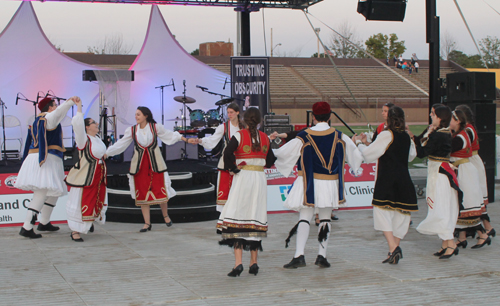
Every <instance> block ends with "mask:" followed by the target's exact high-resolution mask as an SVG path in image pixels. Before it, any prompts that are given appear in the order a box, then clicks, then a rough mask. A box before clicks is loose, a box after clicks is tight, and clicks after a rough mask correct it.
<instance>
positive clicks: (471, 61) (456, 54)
mask: <svg viewBox="0 0 500 306" xmlns="http://www.w3.org/2000/svg"><path fill="white" fill-rule="evenodd" d="M448 60H450V61H454V62H455V63H457V64H458V65H460V66H462V67H464V68H485V67H484V64H483V61H482V60H481V57H480V56H479V55H478V54H474V55H471V56H469V55H467V54H465V53H463V52H462V51H458V50H453V51H451V52H450V53H449V54H448Z"/></svg>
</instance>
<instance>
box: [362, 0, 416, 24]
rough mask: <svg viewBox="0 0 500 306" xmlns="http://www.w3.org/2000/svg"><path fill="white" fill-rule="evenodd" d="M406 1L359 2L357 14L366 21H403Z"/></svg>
mask: <svg viewBox="0 0 500 306" xmlns="http://www.w3.org/2000/svg"><path fill="white" fill-rule="evenodd" d="M405 12H406V0H359V2H358V13H360V14H361V15H363V16H365V18H366V20H383V21H403V20H404V19H405Z"/></svg>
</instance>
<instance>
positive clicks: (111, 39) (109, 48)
mask: <svg viewBox="0 0 500 306" xmlns="http://www.w3.org/2000/svg"><path fill="white" fill-rule="evenodd" d="M130 51H132V46H129V45H126V44H124V43H123V35H122V34H121V33H115V34H108V35H106V36H105V37H104V41H101V42H98V43H97V45H95V46H89V47H88V53H94V54H129V53H130Z"/></svg>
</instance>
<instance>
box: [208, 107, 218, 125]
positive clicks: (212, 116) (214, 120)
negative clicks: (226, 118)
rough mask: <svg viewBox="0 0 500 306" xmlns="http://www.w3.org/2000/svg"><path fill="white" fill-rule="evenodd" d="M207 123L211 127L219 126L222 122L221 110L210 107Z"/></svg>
mask: <svg viewBox="0 0 500 306" xmlns="http://www.w3.org/2000/svg"><path fill="white" fill-rule="evenodd" d="M205 118H206V119H207V125H208V126H210V127H214V126H218V125H219V124H220V123H221V120H220V114H219V110H217V109H209V110H208V111H207V113H206V114H205Z"/></svg>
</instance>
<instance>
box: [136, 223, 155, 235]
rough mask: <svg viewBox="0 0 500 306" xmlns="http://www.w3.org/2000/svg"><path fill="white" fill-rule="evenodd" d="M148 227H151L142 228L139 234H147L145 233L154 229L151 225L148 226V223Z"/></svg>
mask: <svg viewBox="0 0 500 306" xmlns="http://www.w3.org/2000/svg"><path fill="white" fill-rule="evenodd" d="M146 225H149V226H148V227H146V228H141V229H140V230H139V232H140V233H145V232H147V231H150V230H151V228H152V227H153V226H152V225H151V224H148V223H146Z"/></svg>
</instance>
